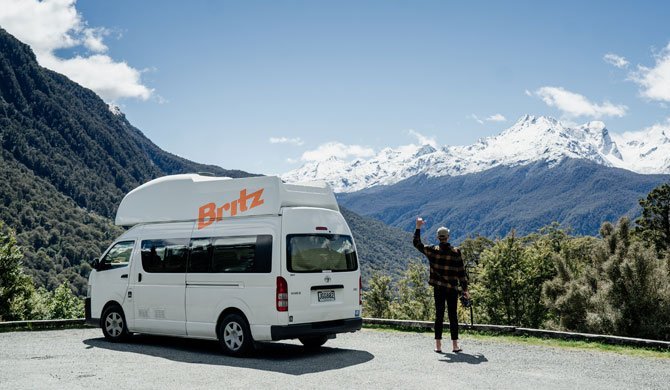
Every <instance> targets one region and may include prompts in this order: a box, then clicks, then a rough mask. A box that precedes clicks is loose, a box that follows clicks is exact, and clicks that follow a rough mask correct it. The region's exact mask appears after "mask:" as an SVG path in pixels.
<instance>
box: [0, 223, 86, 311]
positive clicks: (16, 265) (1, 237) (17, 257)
mask: <svg viewBox="0 0 670 390" xmlns="http://www.w3.org/2000/svg"><path fill="white" fill-rule="evenodd" d="M22 259H23V254H22V253H21V248H19V247H18V245H17V244H16V239H15V237H14V232H13V231H12V230H11V229H9V228H7V227H5V226H4V225H3V224H2V222H0V321H13V320H14V321H17V320H33V319H52V318H81V317H83V314H84V304H83V301H82V300H81V298H78V297H77V296H76V295H75V294H74V293H73V291H72V290H71V289H70V284H69V283H63V284H61V285H60V286H59V287H58V288H57V289H56V291H54V292H53V293H50V292H48V291H47V290H46V289H44V288H40V289H35V285H34V283H33V280H32V278H31V277H30V276H28V275H26V274H24V273H23V267H22V264H21V262H22Z"/></svg>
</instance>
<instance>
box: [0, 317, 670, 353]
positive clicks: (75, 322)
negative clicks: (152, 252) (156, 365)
mask: <svg viewBox="0 0 670 390" xmlns="http://www.w3.org/2000/svg"><path fill="white" fill-rule="evenodd" d="M363 324H364V325H385V326H394V327H400V328H414V329H432V328H433V324H434V323H433V321H413V320H392V319H385V318H363ZM445 325H446V327H447V328H448V326H449V325H448V323H445ZM87 326H88V325H86V324H85V322H84V319H83V318H75V319H64V320H37V321H8V322H0V332H11V331H17V330H47V329H62V328H70V327H82V328H83V327H87ZM460 327H461V328H462V329H468V330H474V331H484V332H493V333H502V334H509V335H517V336H533V337H542V338H552V339H563V340H579V341H593V342H598V343H603V344H614V345H627V346H634V347H645V348H654V349H662V350H670V341H660V340H648V339H638V338H633V337H621V336H610V335H601V334H589V333H574V332H561V331H556V330H544V329H529V328H521V327H516V326H506V325H487V324H472V325H470V324H460Z"/></svg>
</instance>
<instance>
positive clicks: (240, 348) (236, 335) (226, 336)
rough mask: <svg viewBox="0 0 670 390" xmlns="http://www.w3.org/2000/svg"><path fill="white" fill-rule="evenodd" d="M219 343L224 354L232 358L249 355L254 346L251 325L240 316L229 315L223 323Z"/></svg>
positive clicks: (220, 326)
mask: <svg viewBox="0 0 670 390" xmlns="http://www.w3.org/2000/svg"><path fill="white" fill-rule="evenodd" d="M219 342H220V343H221V347H222V348H223V352H224V353H225V354H226V355H230V356H244V355H246V354H247V353H249V351H250V350H251V348H252V346H253V344H254V340H253V339H252V338H251V330H249V324H248V323H247V321H246V320H245V319H244V318H243V317H242V316H240V315H239V314H228V315H227V316H226V317H225V318H224V319H223V321H221V325H219Z"/></svg>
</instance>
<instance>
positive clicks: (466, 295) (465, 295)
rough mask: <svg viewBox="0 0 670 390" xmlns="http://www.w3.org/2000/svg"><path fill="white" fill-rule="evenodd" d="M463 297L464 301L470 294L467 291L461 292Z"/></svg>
mask: <svg viewBox="0 0 670 390" xmlns="http://www.w3.org/2000/svg"><path fill="white" fill-rule="evenodd" d="M463 296H464V297H465V299H470V292H469V291H463Z"/></svg>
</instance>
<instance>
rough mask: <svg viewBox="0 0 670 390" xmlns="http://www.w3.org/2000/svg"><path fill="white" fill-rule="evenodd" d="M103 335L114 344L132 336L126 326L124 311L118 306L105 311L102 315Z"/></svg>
mask: <svg viewBox="0 0 670 390" xmlns="http://www.w3.org/2000/svg"><path fill="white" fill-rule="evenodd" d="M101 325H102V334H103V335H105V338H106V339H107V340H109V341H112V342H117V341H123V340H125V339H127V338H128V337H129V336H130V332H128V327H127V326H126V317H125V316H124V315H123V309H121V307H119V306H117V305H112V306H110V307H108V308H107V309H105V312H104V313H103V314H102V324H101Z"/></svg>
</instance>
